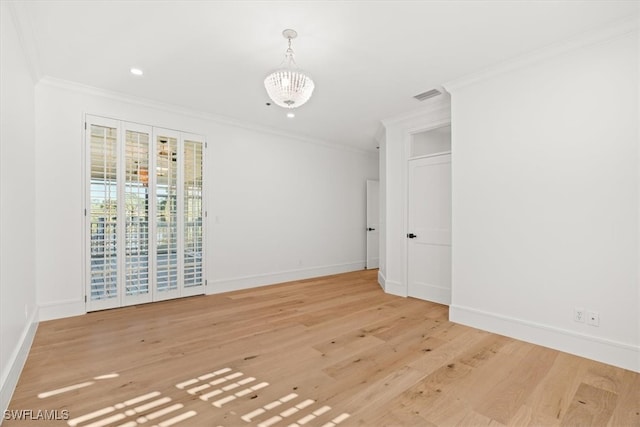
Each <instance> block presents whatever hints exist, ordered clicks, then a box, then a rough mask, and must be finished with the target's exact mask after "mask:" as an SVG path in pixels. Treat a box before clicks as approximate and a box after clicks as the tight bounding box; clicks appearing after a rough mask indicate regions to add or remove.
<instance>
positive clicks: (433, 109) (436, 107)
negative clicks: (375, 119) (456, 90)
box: [381, 92, 451, 128]
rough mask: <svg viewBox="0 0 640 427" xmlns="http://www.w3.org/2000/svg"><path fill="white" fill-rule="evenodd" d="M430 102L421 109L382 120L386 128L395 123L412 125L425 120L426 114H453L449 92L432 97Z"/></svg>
mask: <svg viewBox="0 0 640 427" xmlns="http://www.w3.org/2000/svg"><path fill="white" fill-rule="evenodd" d="M424 102H428V103H429V104H428V105H426V106H424V107H421V108H419V109H415V110H411V111H408V112H406V113H404V114H401V115H398V116H394V117H390V118H387V119H384V120H381V123H382V124H383V126H384V127H385V128H388V127H389V126H395V125H410V124H411V123H413V122H416V121H424V118H425V116H429V115H433V114H434V113H443V114H444V115H445V116H450V115H451V96H450V95H449V94H448V93H447V92H443V93H442V95H441V96H438V97H436V98H431V99H430V100H428V101H424Z"/></svg>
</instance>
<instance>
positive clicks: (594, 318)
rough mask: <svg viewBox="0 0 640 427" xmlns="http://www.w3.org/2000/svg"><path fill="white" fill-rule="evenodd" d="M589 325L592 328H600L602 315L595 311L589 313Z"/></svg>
mask: <svg viewBox="0 0 640 427" xmlns="http://www.w3.org/2000/svg"><path fill="white" fill-rule="evenodd" d="M587 323H588V324H589V325H591V326H600V314H598V313H596V312H595V311H589V312H587Z"/></svg>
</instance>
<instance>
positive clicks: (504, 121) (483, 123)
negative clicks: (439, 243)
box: [445, 30, 640, 371]
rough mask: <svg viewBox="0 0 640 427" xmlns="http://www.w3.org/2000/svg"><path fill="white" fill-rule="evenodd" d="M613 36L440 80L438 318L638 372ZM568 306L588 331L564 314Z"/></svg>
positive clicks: (626, 168) (621, 52)
mask: <svg viewBox="0 0 640 427" xmlns="http://www.w3.org/2000/svg"><path fill="white" fill-rule="evenodd" d="M636 31H637V30H636ZM621 33H624V35H620V34H618V35H617V36H616V37H615V38H614V39H608V40H605V41H600V42H599V43H595V44H588V45H583V46H581V47H577V48H575V49H572V50H570V51H567V52H565V53H562V54H560V53H558V54H557V55H553V56H550V57H547V58H546V59H541V60H540V61H537V62H532V63H528V64H527V65H526V66H525V67H510V69H508V70H506V71H504V72H501V73H495V74H494V75H493V76H489V77H487V78H482V79H478V80H475V81H474V80H470V82H468V83H463V84H460V85H455V84H453V85H445V86H446V87H447V90H449V91H450V92H451V93H452V126H453V299H452V306H451V312H450V316H451V320H453V321H456V322H460V323H465V324H469V325H472V326H476V327H479V328H481V329H487V330H491V331H495V332H498V333H502V334H505V335H509V336H512V337H516V338H520V339H523V340H526V341H532V342H536V343H539V344H542V345H546V346H550V347H553V348H557V349H560V350H564V351H567V352H571V353H575V354H579V355H583V356H586V357H589V358H592V359H596V360H601V361H604V362H607V363H610V364H613V365H617V366H622V367H624V368H627V369H632V370H635V371H640V352H639V345H640V317H639V313H640V304H639V297H638V293H639V289H640V284H639V278H638V259H639V258H638V256H639V253H638V246H639V244H640V242H639V241H638V235H639V234H638V232H639V224H638V222H639V204H638V197H639V196H638V194H639V188H638V186H639V180H638V177H639V160H638V159H639V157H638V150H639V138H638V136H639V135H638V117H639V114H638V113H639V111H638V93H639V92H638V81H639V69H638V60H639V56H638V47H639V46H638V38H637V33H633V32H629V31H621ZM574 307H580V308H584V309H585V310H593V311H596V312H598V313H599V315H600V326H599V327H595V326H590V325H588V324H586V323H576V322H574V320H573V310H574Z"/></svg>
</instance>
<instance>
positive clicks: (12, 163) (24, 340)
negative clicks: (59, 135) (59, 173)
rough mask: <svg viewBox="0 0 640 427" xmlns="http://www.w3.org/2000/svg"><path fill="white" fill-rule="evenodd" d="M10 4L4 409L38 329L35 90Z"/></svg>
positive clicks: (2, 130) (4, 138) (1, 170)
mask: <svg viewBox="0 0 640 427" xmlns="http://www.w3.org/2000/svg"><path fill="white" fill-rule="evenodd" d="M12 16H13V14H12V11H11V10H10V6H9V5H8V4H7V3H6V2H0V19H1V24H0V30H1V36H0V43H1V44H0V94H1V96H0V389H1V390H2V391H1V393H0V410H3V411H4V409H6V407H7V405H8V403H9V400H10V398H11V394H12V393H13V389H14V387H15V384H16V382H17V379H18V376H19V374H20V371H21V369H22V366H23V364H24V361H25V360H26V355H27V352H28V349H29V346H30V344H31V340H32V338H33V335H34V333H35V329H36V326H37V322H36V318H37V310H36V305H35V301H36V296H35V295H36V275H35V270H36V267H35V234H34V228H33V226H34V224H35V220H34V211H35V202H36V201H35V178H34V176H35V167H34V147H35V137H34V117H35V116H34V89H33V80H32V77H31V73H30V68H29V65H28V62H27V60H26V58H25V56H24V55H23V51H22V48H21V43H20V39H19V36H18V33H17V31H16V27H15V26H14V22H13V20H12Z"/></svg>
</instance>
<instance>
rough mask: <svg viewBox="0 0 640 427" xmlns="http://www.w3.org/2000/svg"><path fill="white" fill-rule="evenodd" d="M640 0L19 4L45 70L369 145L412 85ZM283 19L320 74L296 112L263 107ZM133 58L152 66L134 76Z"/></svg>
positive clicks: (616, 15) (634, 10) (475, 65)
mask: <svg viewBox="0 0 640 427" xmlns="http://www.w3.org/2000/svg"><path fill="white" fill-rule="evenodd" d="M639 5H640V2H638V1H635V0H634V1H614V0H606V1H598V0H588V1H577V0H571V1H507V0H504V1H469V0H467V1H288V2H284V1H283V2H280V1H278V2H276V1H258V2H256V1H162V2H161V1H22V2H21V3H19V5H16V10H17V12H18V14H19V18H20V19H19V22H21V23H22V26H23V28H22V31H23V33H25V34H29V38H30V39H32V40H33V46H34V49H35V55H34V56H35V58H36V62H37V64H36V68H37V69H38V70H39V74H41V75H42V76H51V77H55V78H59V79H65V80H69V81H73V82H78V83H82V84H86V85H90V86H95V87H98V88H103V89H107V90H112V91H117V92H122V93H125V94H129V95H133V96H139V97H143V98H147V99H151V100H157V101H161V102H164V103H169V104H175V105H178V106H183V107H187V108H189V109H193V110H197V111H201V112H206V113H211V114H215V115H219V116H224V117H228V118H232V119H236V120H241V121H245V122H248V123H252V124H257V125H261V126H267V127H270V128H275V129H278V130H280V131H285V132H289V133H294V134H298V135H302V136H306V137H311V138H315V139H320V140H323V141H326V142H330V143H338V144H348V145H351V146H353V147H357V148H362V149H366V150H374V149H375V146H376V142H375V140H374V135H375V133H376V131H377V129H378V127H379V123H380V120H381V119H385V118H389V117H393V116H397V115H399V114H402V113H405V112H408V111H411V110H414V109H417V108H420V107H421V105H424V104H420V102H419V101H416V100H415V99H413V98H412V97H413V96H414V95H416V94H418V93H421V92H424V91H426V90H429V89H432V88H434V87H438V86H440V85H441V84H443V83H445V82H448V81H451V80H455V79H457V78H460V77H463V76H465V75H468V74H472V73H474V72H477V71H479V70H482V69H484V68H487V67H489V66H492V65H494V64H497V63H500V62H502V61H505V60H508V59H512V58H514V57H517V56H519V55H523V54H525V53H527V52H531V51H533V50H537V49H541V48H544V47H545V46H549V45H552V44H554V43H557V42H560V41H563V40H566V39H568V38H571V37H575V36H579V35H580V34H582V33H585V32H588V31H592V30H596V29H599V28H601V27H603V26H606V25H609V24H612V23H615V22H616V21H619V20H622V19H625V18H628V17H629V16H631V15H637V14H638V11H639ZM25 24H26V26H27V27H26V28H25ZM28 27H32V28H31V29H29V28H28ZM285 28H293V29H295V30H297V31H298V33H299V36H298V38H297V39H296V40H294V42H293V48H294V50H295V52H296V60H297V63H298V65H299V66H300V67H301V68H302V69H304V70H305V71H307V72H308V73H309V74H310V75H311V76H312V77H313V78H314V80H315V82H316V91H315V93H314V96H313V97H312V98H311V100H310V101H309V102H308V103H307V104H306V105H304V106H302V107H300V108H299V109H297V110H296V111H295V112H296V114H297V116H296V117H295V119H287V118H286V117H285V110H283V109H281V108H279V107H277V106H271V107H267V106H265V103H266V102H267V101H269V99H268V97H267V95H266V92H265V90H264V87H263V83H262V82H263V79H264V77H265V76H266V74H267V73H268V72H270V71H272V70H273V69H274V68H277V67H278V66H279V64H280V63H281V61H282V58H283V54H284V51H285V49H286V40H285V39H284V38H283V37H282V35H281V32H282V30H283V29H285ZM31 34H32V35H33V37H31ZM133 66H135V67H139V68H141V69H143V70H144V72H145V75H144V76H143V77H134V76H132V75H131V74H130V73H129V69H130V68H131V67H133Z"/></svg>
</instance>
